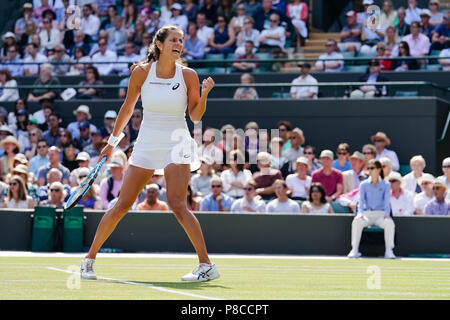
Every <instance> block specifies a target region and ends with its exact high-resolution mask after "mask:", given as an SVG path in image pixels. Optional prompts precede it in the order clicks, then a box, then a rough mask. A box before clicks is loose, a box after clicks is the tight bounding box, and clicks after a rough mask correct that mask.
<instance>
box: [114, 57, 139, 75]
mask: <svg viewBox="0 0 450 320" xmlns="http://www.w3.org/2000/svg"><path fill="white" fill-rule="evenodd" d="M140 59H141V57H140V56H138V55H137V54H135V53H133V54H132V55H131V56H119V59H117V62H126V63H121V64H119V63H118V64H116V65H115V66H114V70H116V71H117V72H118V73H119V75H121V76H128V75H129V74H130V68H129V67H128V63H135V62H137V61H139V60H140Z"/></svg>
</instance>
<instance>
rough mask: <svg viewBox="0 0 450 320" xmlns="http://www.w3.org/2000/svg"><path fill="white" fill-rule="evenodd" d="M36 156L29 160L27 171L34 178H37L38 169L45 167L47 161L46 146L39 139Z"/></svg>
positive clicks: (45, 143) (43, 141)
mask: <svg viewBox="0 0 450 320" xmlns="http://www.w3.org/2000/svg"><path fill="white" fill-rule="evenodd" d="M36 150H37V154H36V155H35V156H34V157H33V158H31V159H30V162H29V164H30V166H29V171H30V173H32V174H33V176H34V177H35V178H37V177H38V172H39V168H40V167H43V166H45V165H46V164H47V163H48V162H49V161H48V155H47V153H48V145H47V142H46V141H45V140H44V139H42V138H41V139H40V140H39V141H38V143H37V149H36Z"/></svg>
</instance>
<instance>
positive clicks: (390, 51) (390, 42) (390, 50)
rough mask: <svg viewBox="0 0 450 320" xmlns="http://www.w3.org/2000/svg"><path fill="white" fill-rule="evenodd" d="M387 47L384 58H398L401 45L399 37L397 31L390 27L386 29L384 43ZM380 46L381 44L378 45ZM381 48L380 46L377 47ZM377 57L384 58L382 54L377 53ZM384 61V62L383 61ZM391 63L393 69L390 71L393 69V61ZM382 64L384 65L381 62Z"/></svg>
mask: <svg viewBox="0 0 450 320" xmlns="http://www.w3.org/2000/svg"><path fill="white" fill-rule="evenodd" d="M383 43H384V44H385V46H386V53H385V54H384V56H386V57H397V56H398V45H399V37H398V34H397V30H396V29H395V28H394V27H388V28H387V29H386V36H385V37H384V42H383ZM378 45H380V42H379V43H378V44H377V46H378ZM377 48H379V46H378V47H377ZM376 56H383V55H382V52H380V51H377V55H376ZM382 61H384V60H382ZM390 61H391V67H390V70H391V69H392V60H390ZM380 63H381V64H383V63H382V62H381V61H380Z"/></svg>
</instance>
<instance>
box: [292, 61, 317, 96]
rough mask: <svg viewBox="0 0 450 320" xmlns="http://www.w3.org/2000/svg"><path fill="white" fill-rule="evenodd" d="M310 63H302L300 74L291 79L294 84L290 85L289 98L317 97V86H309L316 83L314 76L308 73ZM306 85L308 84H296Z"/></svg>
mask: <svg viewBox="0 0 450 320" xmlns="http://www.w3.org/2000/svg"><path fill="white" fill-rule="evenodd" d="M310 71H311V65H310V64H309V63H302V65H301V71H300V76H299V77H297V78H295V79H294V80H292V82H291V83H292V84H295V85H296V86H292V87H291V91H290V93H291V98H292V99H317V95H318V93H319V87H316V86H309V85H314V84H317V80H316V78H314V77H313V76H311V75H310V73H309V72H310ZM300 84H301V85H308V86H297V85H300Z"/></svg>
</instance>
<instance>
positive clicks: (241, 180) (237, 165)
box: [220, 150, 252, 199]
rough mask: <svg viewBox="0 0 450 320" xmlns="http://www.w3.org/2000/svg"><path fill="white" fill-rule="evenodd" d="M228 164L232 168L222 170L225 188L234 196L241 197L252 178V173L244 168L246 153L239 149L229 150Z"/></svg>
mask: <svg viewBox="0 0 450 320" xmlns="http://www.w3.org/2000/svg"><path fill="white" fill-rule="evenodd" d="M227 164H228V165H229V166H230V168H229V169H226V170H224V171H222V172H221V174H220V179H221V180H222V184H223V190H224V192H225V193H226V194H227V195H228V196H230V197H232V198H235V199H236V198H241V197H243V196H244V194H245V192H244V186H245V183H246V182H247V181H248V180H250V179H251V178H252V173H251V172H250V170H248V169H245V168H244V165H245V159H244V155H243V154H242V152H241V151H239V150H232V151H230V152H229V158H228V161H227Z"/></svg>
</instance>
